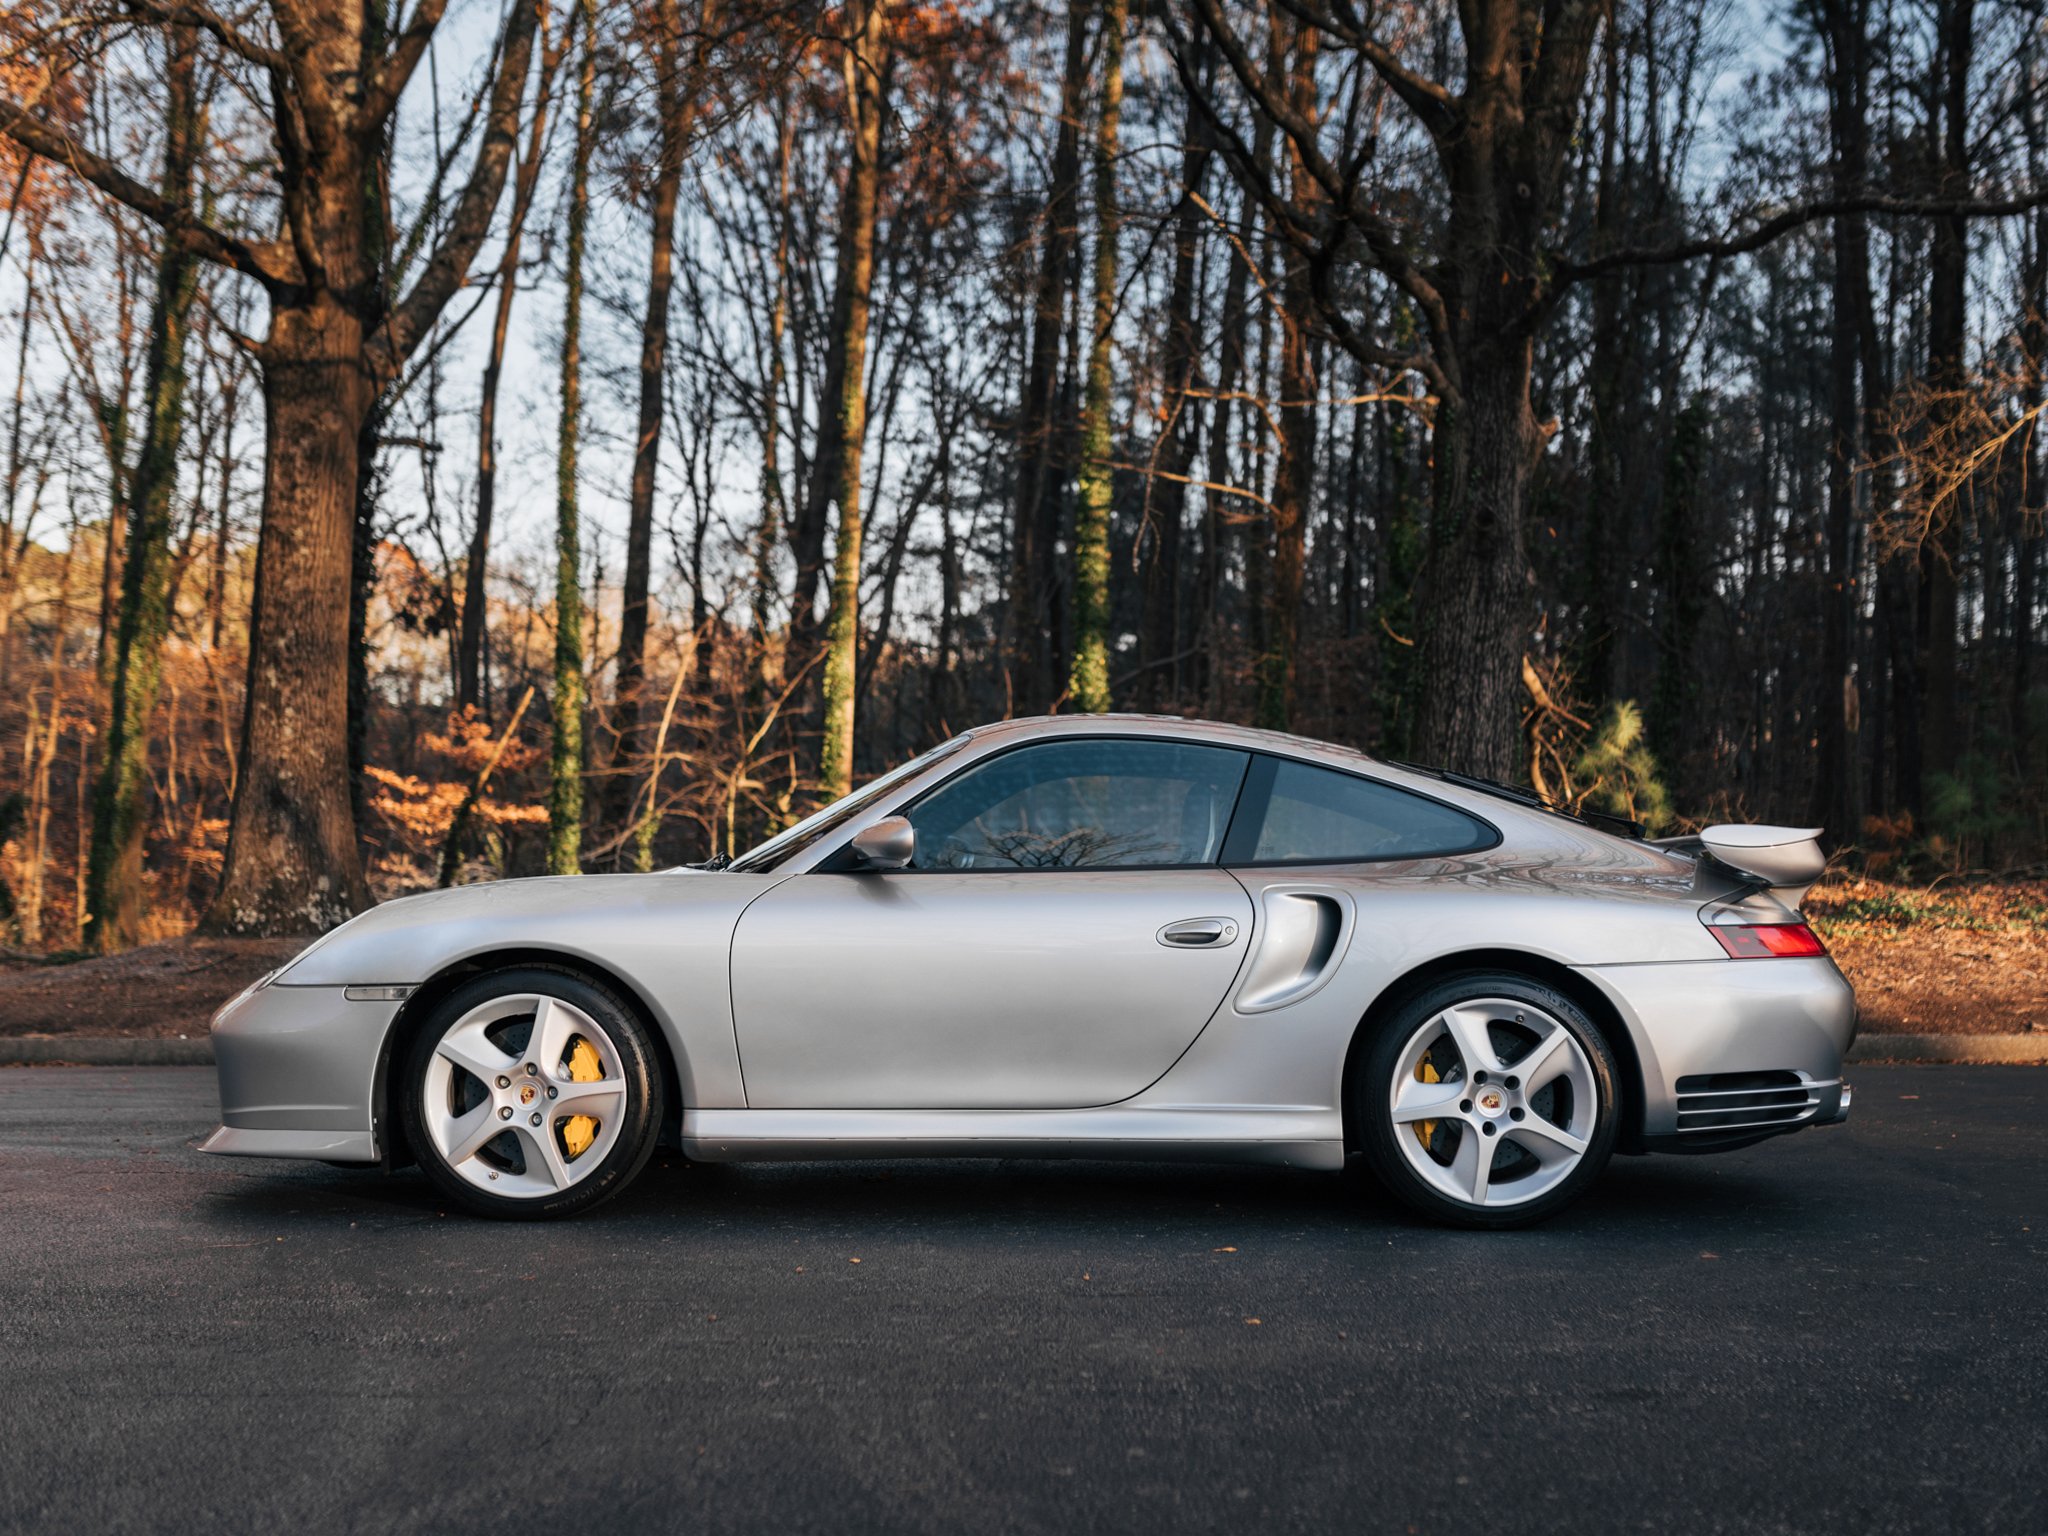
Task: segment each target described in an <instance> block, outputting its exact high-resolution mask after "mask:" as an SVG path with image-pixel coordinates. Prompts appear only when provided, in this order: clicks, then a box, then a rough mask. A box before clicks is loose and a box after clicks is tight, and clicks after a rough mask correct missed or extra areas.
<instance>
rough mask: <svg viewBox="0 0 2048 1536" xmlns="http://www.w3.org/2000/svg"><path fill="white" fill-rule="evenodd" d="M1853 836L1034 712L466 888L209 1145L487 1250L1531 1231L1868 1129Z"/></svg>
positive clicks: (314, 958)
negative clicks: (1019, 1232) (299, 1174)
mask: <svg viewBox="0 0 2048 1536" xmlns="http://www.w3.org/2000/svg"><path fill="white" fill-rule="evenodd" d="M1815 837H1816V833H1815V832H1813V831H1809V830H1805V829H1799V828H1779V827H1755V826H1723V827H1710V828H1708V829H1706V830H1705V831H1704V832H1702V833H1700V834H1698V835H1697V836H1694V837H1689V838H1680V839H1671V840H1667V841H1663V842H1650V841H1646V840H1644V839H1643V837H1642V836H1641V832H1640V829H1638V828H1635V827H1634V826H1633V825H1632V824H1629V823H1626V822H1622V821H1620V820H1619V819H1618V818H1612V817H1600V816H1577V815H1571V814H1565V813H1563V812H1561V811H1559V810H1556V809H1553V808H1550V807H1548V806H1546V805H1544V804H1543V803H1542V802H1540V801H1539V800H1537V799H1536V798H1535V797H1534V796H1532V795H1530V794H1528V793H1527V792H1526V791H1520V790H1516V789H1513V788H1511V787H1508V786H1505V785H1498V784H1493V783H1490V782H1488V781H1484V780H1479V779H1473V778H1468V777H1465V776H1463V775H1459V774H1456V773H1449V772H1441V771H1436V770H1430V769H1420V768H1415V767H1412V766H1407V765H1402V764H1396V763H1390V762H1384V761H1380V760H1377V759H1374V758H1370V757H1367V756H1365V755H1363V754H1361V753H1358V752H1355V751H1352V750H1350V749H1348V748H1343V747H1336V746H1329V745H1325V744H1322V743H1317V742H1312V741H1307V740H1303V739H1301V738H1298V737H1292V736H1285V735H1278V734H1274V733H1270V732H1263V731H1255V730H1249V729H1244V728H1241V727H1236V726H1229V725H1219V724H1209V723H1203V722H1196V721H1187V720H1180V719H1155V718H1148V717H1143V716H1129V715H1122V716H1116V715H1112V716H1095V717H1090V716H1055V717H1050V718H1043V719H1035V720H1013V721H1005V722H1002V723H1000V724H996V725H989V726H984V727H982V728H980V729H977V730H973V731H969V732H968V733H966V734H965V735H962V736H959V737H956V738H954V739H953V740H951V741H948V742H946V743H945V744H944V745H942V746H940V747H937V748H935V749H934V750H932V751H930V752H927V753H926V754H924V755H923V756H922V757H919V758H916V759H914V760H913V761H911V762H908V763H906V764H904V765H903V766H902V767H900V768H898V769H896V770H895V771H894V772H892V773H889V774H887V775H885V776H884V777H882V778H879V779H877V780H875V781H874V782H872V783H870V784H867V785H865V786H863V787H862V788H860V789H858V790H856V791H855V792H854V793H852V794H850V795H848V796H846V797H845V798H843V799H841V800H839V801H838V802H836V803H834V804H832V805H830V806H828V807H826V808H825V809H823V810H821V811H819V812H818V813H817V814H816V815H813V816H811V817H810V818H808V819H807V820H805V821H802V822H800V823H798V824H797V825H795V826H793V827H791V828H789V829H788V830H787V831H785V832H783V833H781V834H780V835H778V836H776V837H773V838H770V839H769V840H768V841H767V842H764V843H762V844H761V845H760V846H759V847H757V848H755V849H753V850H752V851H750V852H748V853H746V854H744V855H743V856H741V857H740V858H738V859H735V860H733V861H731V862H730V863H724V862H722V861H714V865H716V866H717V867H712V866H706V867H701V868H684V869H674V870H668V871H663V872H660V873H655V874H632V875H584V876H575V877H568V878H552V879H524V880H508V881H503V882H498V883H495V884H482V885H470V886H463V887H457V888H454V889H449V890H441V891H434V892H429V893H426V894H423V895H418V896H411V897H407V898H405V899H402V900H398V901H392V902H388V903H386V904H384V905H382V906H379V907H375V908H373V909H371V910H370V911H367V912H365V913H363V914H362V915H360V916H359V917H357V918H355V919H353V920H352V921H350V922H348V923H345V924H343V925H342V926H341V927H339V928H336V929H335V930H333V931H332V932H330V933H328V934H327V935H325V936H324V937H322V938H320V939H318V940H316V941H315V942H314V943H313V944H312V945H311V946H309V947H308V948H307V949H306V950H305V951H303V952H302V953H301V954H300V955H299V956H298V957H297V958H296V959H294V960H292V961H291V962H290V963H289V964H287V965H286V966H284V967H283V968H282V969H281V970H279V971H277V972H275V973H273V974H272V975H270V976H268V977H266V978H264V979H263V980H262V981H260V982H258V983H256V984H255V985H253V986H251V987H250V988H249V989H248V990H246V991H245V992H243V993H242V994H241V995H240V996H238V997H236V998H235V999H234V1000H233V1001H231V1002H230V1003H228V1004H227V1005H226V1006H225V1007H224V1008H222V1010H221V1011H220V1013H219V1014H218V1015H217V1016H216V1017H215V1019H214V1022H213V1044H214V1051H215V1057H216V1061H217V1070H218V1073H219V1080H220V1097H221V1107H222V1122H223V1123H222V1125H221V1127H220V1128H219V1129H218V1130H216V1131H215V1132H214V1133H213V1134H212V1135H211V1136H210V1137H209V1138H208V1140H207V1141H206V1143H205V1150H206V1151H209V1152H216V1153H229V1154H240V1155H250V1156H260V1157H296V1158H319V1159H324V1160H327V1161H329V1162H335V1163H356V1164H381V1165H383V1166H385V1167H387V1168H389V1167H398V1166H402V1165H406V1164H410V1163H417V1164H418V1165H419V1166H420V1168H421V1169H422V1170H423V1171H424V1173H425V1175H426V1176H427V1178H428V1179H430V1180H431V1181H432V1182H433V1183H434V1185H436V1186H437V1187H438V1188H439V1189H440V1190H441V1191H443V1192H444V1193H445V1194H446V1195H447V1196H448V1197H449V1198H450V1199H452V1200H454V1201H456V1202H458V1203H460V1204H461V1205H462V1206H464V1207H465V1208H467V1209H468V1210H471V1211H474V1212H477V1213H479V1214H482V1215H487V1216H502V1217H551V1216H565V1215H569V1214H572V1213H575V1212H579V1211H584V1210H588V1209H589V1208H591V1207H592V1206H595V1205H597V1204H598V1203H599V1202H601V1201H603V1200H605V1199H606V1198H608V1197H610V1196H612V1195H615V1194H617V1193H618V1192H619V1191H620V1190H621V1189H623V1188H624V1187H625V1186H626V1185H627V1183H628V1182H629V1181H630V1180H631V1179H632V1178H633V1177H634V1175H635V1174H636V1173H638V1172H639V1170H640V1169H641V1168H642V1166H644V1164H645V1163H646V1162H647V1160H648V1158H649V1156H650V1155H651V1154H652V1153H653V1150H654V1148H655V1146H656V1145H657V1143H659V1142H662V1141H664V1140H666V1141H668V1142H670V1143H671V1144H674V1145H677V1146H679V1147H680V1149H681V1150H682V1151H683V1153H684V1154H685V1155H687V1156H689V1157H691V1158H695V1159H701V1160H707V1161H744V1160H749V1159H813V1158H837V1157H891V1158H896V1157H908V1156H943V1157H960V1156H995V1157H1129V1158H1144V1159H1176V1158H1182V1159H1209V1160H1219V1159H1220V1160H1239V1161H1249V1162H1258V1163H1278V1164H1287V1165H1292V1166H1298V1167H1306V1168H1319V1169H1332V1170H1335V1169H1340V1168H1342V1167H1344V1166H1345V1164H1346V1163H1347V1161H1349V1160H1352V1159H1359V1160H1362V1161H1363V1162H1364V1163H1365V1164H1367V1165H1368V1166H1369V1167H1370V1168H1371V1170H1372V1171H1373V1172H1374V1173H1375V1174H1377V1176H1378V1177H1379V1178H1380V1179H1381V1180H1382V1181H1384V1182H1385V1184H1386V1185H1387V1186H1388V1187H1389V1188H1391V1189H1392V1190H1393V1191H1394V1193H1395V1194H1397V1195H1398V1196H1399V1197H1400V1198H1401V1199H1402V1200H1404V1201H1406V1202H1408V1203H1409V1204H1410V1205H1411V1206H1413V1207H1415V1208H1417V1209H1418V1210H1420V1211H1422V1212H1424V1213H1425V1214H1427V1215H1429V1216H1431V1217H1434V1218H1436V1219H1439V1220H1442V1221H1446V1222H1451V1223H1456V1224H1461V1225H1466V1226H1475V1227H1507V1226H1518V1225H1523V1224H1526V1223H1529V1222H1533V1221H1537V1220H1540V1219H1541V1218H1543V1217H1545V1216H1547V1215H1549V1214H1551V1213H1552V1212H1554V1211H1556V1210H1558V1209H1559V1208H1560V1207H1561V1206H1563V1205H1564V1204H1566V1203H1567V1202H1568V1201H1570V1200H1572V1199H1573V1198H1574V1197H1575V1196H1577V1195H1578V1194H1580V1193H1581V1192H1583V1191H1584V1190H1585V1189H1586V1187H1587V1186H1588V1185H1589V1184H1590V1183H1591V1182H1592V1181H1593V1180H1595V1179H1596V1178H1597V1177H1598V1176H1599V1174H1600V1171H1601V1169H1602V1168H1603V1166H1604V1165H1605V1164H1606V1162H1607V1161H1608V1158H1609V1157H1610V1155H1612V1154H1613V1153H1615V1152H1616V1151H1620V1152H1624V1153H1646V1152H1711V1151H1719V1150H1724V1149H1727V1148H1731V1147H1739V1146H1746V1145H1749V1144H1750V1143H1753V1142H1756V1141H1759V1140H1761V1139H1763V1138H1766V1137H1771V1136H1779V1135H1783V1134H1785V1133H1787V1132H1790V1131H1796V1130H1799V1129H1802V1128H1804V1127H1808V1126H1815V1125H1823V1124H1828V1123H1833V1122H1839V1121H1841V1120H1843V1119H1845V1118H1846V1117H1847V1115H1848V1112H1849V1106H1850V1093H1849V1088H1848V1085H1847V1084H1846V1083H1845V1082H1843V1081H1842V1057H1843V1053H1844V1051H1845V1050H1846V1049H1847V1048H1848V1046H1849V1044H1850V1041H1851V1040H1852V1038H1853V1037H1854V1034H1855V1021H1856V1014H1855V1001H1854V998H1853V995H1852V994H1851V992H1850V989H1849V986H1848V984H1847V983H1846V982H1845V981H1844V980H1843V978H1842V975H1841V973H1840V972H1839V971H1838V970H1837V969H1836V968H1835V965H1834V963H1833V962H1832V961H1831V960H1830V959H1829V958H1828V956H1827V954H1826V951H1825V949H1824V947H1823V945H1822V944H1821V942H1820V940H1819V939H1818V938H1817V937H1816V936H1815V935H1814V933H1813V931H1812V930H1811V929H1810V928H1809V927H1808V926H1807V925H1806V923H1805V922H1804V921H1803V920H1802V919H1801V918H1800V915H1799V902H1800V899H1801V898H1802V897H1803V896H1804V894H1805V890H1806V887H1807V886H1808V885H1809V884H1810V883H1811V882H1812V881H1813V880H1814V879H1815V878H1816V877H1817V876H1818V874H1819V873H1820V871H1821V868H1822V865H1823V862H1824V861H1823V858H1822V855H1821V852H1820V849H1819V847H1818V845H1817V843H1816V841H1815Z"/></svg>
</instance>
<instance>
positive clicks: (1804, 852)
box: [1658, 824, 1828, 910]
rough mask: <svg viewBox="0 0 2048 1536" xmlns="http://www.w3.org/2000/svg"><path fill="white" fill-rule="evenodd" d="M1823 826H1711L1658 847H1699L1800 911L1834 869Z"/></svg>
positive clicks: (1682, 848) (1664, 842)
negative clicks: (1811, 891)
mask: <svg viewBox="0 0 2048 1536" xmlns="http://www.w3.org/2000/svg"><path fill="white" fill-rule="evenodd" d="M1820 834H1821V829H1820V828H1819V827H1759V826H1738V825H1734V824H1729V825H1724V826H1718V827H1708V828H1706V829H1705V830H1704V831H1701V832H1696V833H1694V834H1693V835H1692V836H1690V837H1674V838H1670V839H1667V840H1665V841H1663V842H1660V843H1659V844H1658V846H1659V847H1662V848H1669V849H1671V850H1673V851H1675V852H1677V851H1684V852H1689V851H1692V850H1694V849H1697V850H1699V851H1700V852H1702V853H1706V854H1708V855H1710V856H1711V857H1712V858H1713V859H1714V860H1715V861H1716V862H1718V863H1721V864H1725V865H1727V866H1728V867H1729V868H1730V869H1732V870H1734V871H1735V872H1736V873H1737V874H1742V875H1747V876H1749V877H1750V878H1751V879H1752V880H1755V881H1757V882H1759V883H1761V884H1763V885H1766V886H1768V887H1769V888H1770V891H1771V894H1772V895H1773V896H1775V897H1777V898H1778V900H1780V901H1782V902H1784V903H1785V905H1786V906H1788V907H1792V908H1794V909H1795V910H1796V909H1797V908H1798V906H1799V903H1800V901H1801V900H1802V899H1803V898H1804V897H1805V895H1806V892H1807V890H1808V888H1809V887H1810V886H1812V884H1813V882H1814V881H1816V880H1818V879H1819V878H1820V877H1821V872H1822V871H1823V870H1825V869H1826V868H1827V867H1828V856H1827V855H1826V854H1825V853H1823V852H1822V851H1821V846H1820V841H1819V839H1820Z"/></svg>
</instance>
